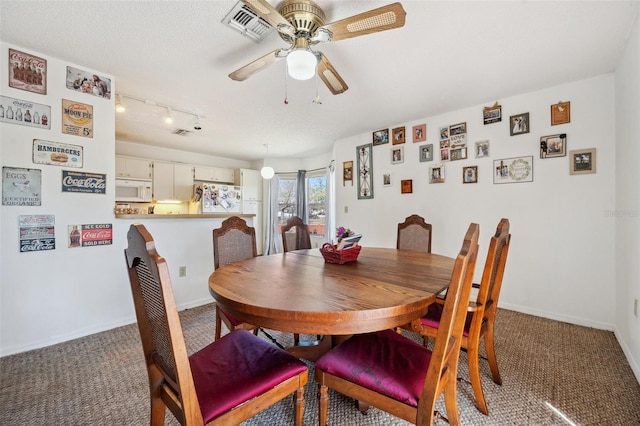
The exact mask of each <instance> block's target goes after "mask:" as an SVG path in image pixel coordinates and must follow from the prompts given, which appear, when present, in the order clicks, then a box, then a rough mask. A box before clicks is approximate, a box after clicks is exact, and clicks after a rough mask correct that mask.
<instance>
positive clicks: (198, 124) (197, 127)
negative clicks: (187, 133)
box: [193, 115, 202, 130]
mask: <svg viewBox="0 0 640 426" xmlns="http://www.w3.org/2000/svg"><path fill="white" fill-rule="evenodd" d="M193 130H202V125H201V124H200V117H199V116H197V115H196V121H195V123H193Z"/></svg>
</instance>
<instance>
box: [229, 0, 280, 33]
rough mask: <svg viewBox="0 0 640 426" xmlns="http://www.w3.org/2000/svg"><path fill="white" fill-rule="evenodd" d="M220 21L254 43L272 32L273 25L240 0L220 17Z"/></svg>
mask: <svg viewBox="0 0 640 426" xmlns="http://www.w3.org/2000/svg"><path fill="white" fill-rule="evenodd" d="M222 23H223V24H224V25H226V26H227V27H229V28H231V29H233V30H235V31H238V32H239V33H240V34H242V35H243V36H245V37H248V38H250V39H251V40H253V41H255V42H256V43H260V42H261V41H262V40H264V39H265V38H266V37H267V36H268V35H269V34H271V33H272V32H273V27H272V26H271V25H269V23H268V22H267V21H265V20H264V19H262V18H260V17H259V16H258V15H256V13H255V12H254V11H253V10H251V8H249V7H248V6H247V5H245V4H244V3H242V2H238V3H237V4H236V5H235V6H233V9H231V10H230V11H229V13H227V16H225V17H224V18H223V19H222Z"/></svg>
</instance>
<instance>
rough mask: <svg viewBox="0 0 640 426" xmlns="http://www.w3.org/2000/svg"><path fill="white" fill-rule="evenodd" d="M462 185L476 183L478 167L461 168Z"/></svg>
mask: <svg viewBox="0 0 640 426" xmlns="http://www.w3.org/2000/svg"><path fill="white" fill-rule="evenodd" d="M462 183H478V166H468V167H463V168H462Z"/></svg>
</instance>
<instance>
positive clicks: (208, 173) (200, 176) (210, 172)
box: [194, 166, 234, 183]
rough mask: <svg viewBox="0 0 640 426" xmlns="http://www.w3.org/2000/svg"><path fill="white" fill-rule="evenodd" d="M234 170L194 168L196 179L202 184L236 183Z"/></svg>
mask: <svg viewBox="0 0 640 426" xmlns="http://www.w3.org/2000/svg"><path fill="white" fill-rule="evenodd" d="M233 178H234V175H233V169H227V168H223V167H211V166H194V179H195V180H197V181H202V182H222V183H234V181H233Z"/></svg>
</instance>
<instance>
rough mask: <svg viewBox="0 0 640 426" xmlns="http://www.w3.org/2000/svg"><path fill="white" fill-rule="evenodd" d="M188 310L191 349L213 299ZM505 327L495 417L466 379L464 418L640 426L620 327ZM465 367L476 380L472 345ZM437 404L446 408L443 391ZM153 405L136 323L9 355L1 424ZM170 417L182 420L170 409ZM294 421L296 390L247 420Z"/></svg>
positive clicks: (137, 413) (537, 322)
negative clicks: (616, 331) (477, 403)
mask: <svg viewBox="0 0 640 426" xmlns="http://www.w3.org/2000/svg"><path fill="white" fill-rule="evenodd" d="M181 319H182V326H183V328H184V330H185V339H186V341H187V346H188V350H189V351H190V353H191V352H194V351H196V350H197V349H199V348H201V347H202V346H204V345H205V344H207V343H208V342H209V341H211V339H212V337H213V334H214V321H215V315H214V306H213V305H212V304H210V305H206V306H202V307H199V308H195V309H190V310H187V311H184V312H182V313H181ZM223 329H224V328H223ZM496 330H497V341H496V351H497V354H498V363H499V366H500V371H501V374H502V378H503V385H502V386H498V385H496V384H494V383H493V382H492V381H491V374H490V371H489V367H488V365H487V363H486V361H481V364H480V365H481V374H482V380H483V385H484V389H485V393H486V397H487V403H488V405H489V416H484V415H482V414H480V412H478V411H477V410H476V408H475V407H474V405H473V397H472V393H471V386H470V385H469V384H468V383H465V382H460V383H459V386H458V402H459V408H460V415H461V420H462V423H463V424H467V425H572V424H576V425H640V384H638V382H637V381H636V379H635V376H634V375H633V372H632V371H631V368H630V367H629V364H628V363H627V361H626V359H625V357H624V355H623V353H622V350H621V349H620V346H619V345H618V343H617V341H616V339H615V337H614V335H613V333H611V332H606V331H602V330H595V329H591V328H586V327H580V326H575V325H570V324H566V323H561V322H557V321H551V320H547V319H542V318H538V317H533V316H530V315H525V314H521V313H517V312H513V311H507V310H499V311H498V316H497V319H496ZM275 334H276V335H277V336H278V339H279V340H285V341H286V340H287V339H289V338H290V336H289V335H280V334H279V333H275ZM309 368H310V374H309V378H310V380H309V384H308V385H307V389H306V409H305V416H304V424H305V425H316V424H317V402H316V396H317V389H316V384H315V382H314V381H313V379H312V377H313V365H312V364H310V363H309ZM459 375H460V376H461V377H462V378H467V379H468V374H467V366H466V354H464V353H462V354H461V360H460V372H459ZM438 405H439V409H440V410H441V412H443V413H444V412H445V410H444V404H443V402H442V399H441V400H440V401H439V403H438ZM148 411H149V402H148V387H147V376H146V372H145V367H144V359H143V356H142V348H141V346H140V340H139V335H138V330H137V326H136V325H130V326H126V327H121V328H118V329H115V330H110V331H107V332H103V333H98V334H95V335H92V336H88V337H85V338H82V339H77V340H74V341H70V342H65V343H61V344H58V345H55V346H50V347H47V348H43V349H38V350H34V351H30V352H25V353H22V354H17V355H13V356H8V357H4V358H1V359H0V425H4V426H13V425H16V426H17V425H29V426H31V425H87V424H99V425H147V424H148V423H149V417H148V416H149V413H148ZM563 417H564V418H566V419H567V420H564V419H563ZM165 423H166V424H167V425H177V424H178V423H177V421H176V420H175V419H174V418H173V417H172V416H171V415H170V414H168V415H167V418H166V422H165ZM292 424H293V407H292V404H291V400H290V399H288V398H287V399H285V400H284V401H282V402H280V403H279V404H276V405H275V406H273V407H271V408H269V409H267V410H266V411H264V412H262V413H260V414H259V415H258V416H256V417H254V418H252V419H251V420H249V421H247V422H245V423H244V425H247V426H248V425H264V426H274V425H292ZM329 424H330V425H370V426H379V425H406V424H408V423H406V422H404V421H401V420H398V419H397V418H395V417H393V416H391V415H388V414H386V413H384V412H381V411H379V410H377V409H374V408H372V409H370V410H369V413H368V414H367V415H362V414H360V413H359V412H358V411H357V410H356V409H355V407H354V403H353V401H351V400H349V399H348V398H346V397H343V396H341V395H338V394H336V393H330V407H329ZM436 424H445V423H444V422H442V421H438V422H437V423H436Z"/></svg>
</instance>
